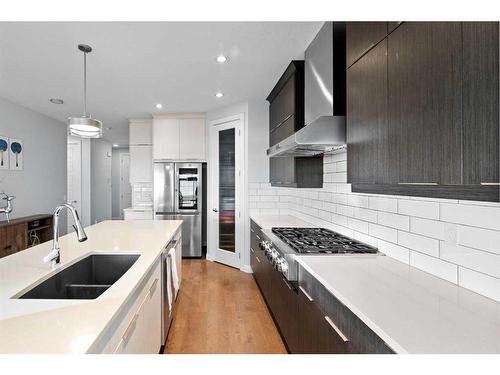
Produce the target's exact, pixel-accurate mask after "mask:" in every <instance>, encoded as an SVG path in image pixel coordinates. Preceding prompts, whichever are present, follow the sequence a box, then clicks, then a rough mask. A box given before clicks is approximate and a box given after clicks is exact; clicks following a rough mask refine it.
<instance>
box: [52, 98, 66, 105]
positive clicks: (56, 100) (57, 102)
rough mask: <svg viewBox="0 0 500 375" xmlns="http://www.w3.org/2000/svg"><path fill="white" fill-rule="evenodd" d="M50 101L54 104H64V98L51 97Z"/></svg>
mask: <svg viewBox="0 0 500 375" xmlns="http://www.w3.org/2000/svg"><path fill="white" fill-rule="evenodd" d="M49 101H50V102H51V103H52V104H64V100H62V99H59V98H50V99H49Z"/></svg>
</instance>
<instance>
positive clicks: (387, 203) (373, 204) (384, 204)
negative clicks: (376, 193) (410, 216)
mask: <svg viewBox="0 0 500 375" xmlns="http://www.w3.org/2000/svg"><path fill="white" fill-rule="evenodd" d="M368 207H369V208H371V209H372V210H377V211H386V212H393V213H397V212H398V200H397V199H391V198H382V197H369V198H368Z"/></svg>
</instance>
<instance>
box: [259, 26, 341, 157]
mask: <svg viewBox="0 0 500 375" xmlns="http://www.w3.org/2000/svg"><path fill="white" fill-rule="evenodd" d="M345 27H346V26H345V22H325V24H324V25H323V27H322V28H321V30H320V31H319V33H318V35H316V37H315V38H314V40H313V41H312V42H311V44H310V45H309V47H307V50H306V52H305V72H304V79H305V124H306V126H304V127H303V128H302V129H300V130H298V131H297V132H295V134H293V135H291V136H289V137H288V138H286V139H284V140H283V141H281V142H279V143H277V144H276V145H274V146H272V147H270V148H269V149H268V150H267V155H268V156H270V157H286V156H315V155H320V154H323V153H325V152H330V151H333V150H335V149H339V148H344V147H345V144H346V125H345V114H346V38H345Z"/></svg>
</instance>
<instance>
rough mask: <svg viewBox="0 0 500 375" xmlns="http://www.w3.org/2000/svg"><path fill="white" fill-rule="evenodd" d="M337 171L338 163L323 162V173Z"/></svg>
mask: <svg viewBox="0 0 500 375" xmlns="http://www.w3.org/2000/svg"><path fill="white" fill-rule="evenodd" d="M336 171H337V163H329V164H323V173H334V172H336Z"/></svg>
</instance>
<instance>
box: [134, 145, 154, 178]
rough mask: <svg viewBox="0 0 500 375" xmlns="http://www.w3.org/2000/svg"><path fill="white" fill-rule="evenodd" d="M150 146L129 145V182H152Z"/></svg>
mask: <svg viewBox="0 0 500 375" xmlns="http://www.w3.org/2000/svg"><path fill="white" fill-rule="evenodd" d="M151 149H152V146H148V145H130V148H129V153H130V183H131V184H137V183H147V182H153V158H152V152H151V151H152V150H151Z"/></svg>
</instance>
